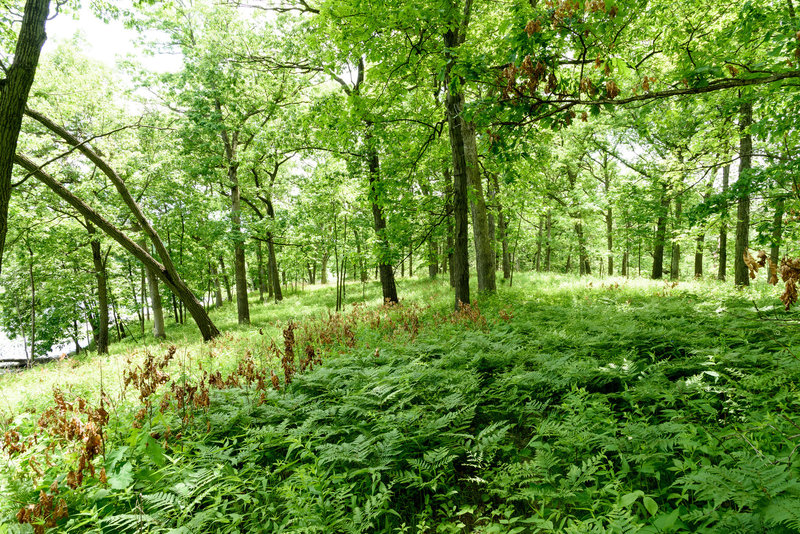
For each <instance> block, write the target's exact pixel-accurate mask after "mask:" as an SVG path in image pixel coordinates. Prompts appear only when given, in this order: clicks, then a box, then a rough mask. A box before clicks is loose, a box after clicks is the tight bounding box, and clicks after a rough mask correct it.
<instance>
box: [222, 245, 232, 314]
mask: <svg viewBox="0 0 800 534" xmlns="http://www.w3.org/2000/svg"><path fill="white" fill-rule="evenodd" d="M219 268H220V271H222V281H223V282H224V283H225V294H226V296H227V297H228V302H233V294H232V293H231V279H230V278H228V269H227V268H225V259H224V258H223V256H222V254H220V255H219Z"/></svg>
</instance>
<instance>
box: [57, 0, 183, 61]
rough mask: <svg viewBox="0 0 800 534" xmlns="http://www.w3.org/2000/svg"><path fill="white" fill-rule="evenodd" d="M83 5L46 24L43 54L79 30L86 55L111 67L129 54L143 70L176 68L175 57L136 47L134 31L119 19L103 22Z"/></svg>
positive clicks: (178, 59)
mask: <svg viewBox="0 0 800 534" xmlns="http://www.w3.org/2000/svg"><path fill="white" fill-rule="evenodd" d="M86 4H88V2H84V6H83V7H82V8H81V11H80V13H79V14H78V15H72V14H64V13H60V14H58V15H57V16H56V17H55V18H54V19H52V20H50V21H49V22H48V23H47V26H46V31H47V41H46V42H45V45H44V49H43V52H44V53H48V52H52V51H53V50H54V49H55V45H56V43H58V42H59V41H65V40H69V39H71V38H72V37H73V36H74V35H75V33H78V32H79V33H80V34H81V35H82V36H83V39H84V40H85V41H86V49H85V50H84V52H85V53H86V55H88V56H90V57H92V58H93V59H96V60H99V61H102V62H104V63H106V64H108V65H109V66H113V65H114V63H115V62H116V61H117V60H118V59H125V58H126V57H128V56H133V57H134V58H136V59H137V60H138V61H140V62H141V63H142V64H143V65H144V66H145V67H146V68H147V69H149V70H153V71H156V72H168V71H172V72H174V71H176V70H178V69H179V68H180V66H181V59H180V57H179V56H177V55H169V54H160V55H155V56H152V55H147V54H144V53H143V52H142V51H141V50H140V49H137V47H136V44H135V40H136V38H137V34H136V32H135V31H133V30H129V29H127V28H125V26H124V25H123V24H122V22H120V21H117V20H112V21H110V22H108V23H104V22H103V21H101V20H99V19H98V18H96V17H95V16H94V14H93V13H92V12H91V10H90V9H89V8H88V6H87V5H86Z"/></svg>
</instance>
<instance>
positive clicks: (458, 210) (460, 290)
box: [445, 31, 470, 310]
mask: <svg viewBox="0 0 800 534" xmlns="http://www.w3.org/2000/svg"><path fill="white" fill-rule="evenodd" d="M451 34H453V32H452V31H449V32H447V36H450V35H451ZM445 44H446V45H447V46H448V47H450V46H453V45H454V44H455V43H454V38H451V37H445ZM445 86H446V87H448V94H447V99H446V100H447V104H446V105H447V110H446V111H447V123H448V129H449V133H450V152H451V154H452V156H453V219H454V221H455V229H454V243H453V263H452V271H453V274H452V276H453V286H454V288H455V306H454V307H455V309H456V310H458V309H459V308H460V307H461V305H462V303H463V304H469V303H470V300H469V240H468V239H467V228H468V226H469V221H468V201H467V183H468V178H467V162H466V158H465V155H464V135H463V121H462V120H461V111H462V109H463V108H464V93H463V92H461V90H459V91H458V92H455V93H454V92H451V91H450V88H451V87H452V84H451V81H450V76H449V73H448V75H447V76H446V78H445Z"/></svg>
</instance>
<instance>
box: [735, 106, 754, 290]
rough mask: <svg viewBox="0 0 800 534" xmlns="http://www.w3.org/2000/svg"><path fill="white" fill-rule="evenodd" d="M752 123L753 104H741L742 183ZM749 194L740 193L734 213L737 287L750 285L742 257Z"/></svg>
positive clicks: (747, 231)
mask: <svg viewBox="0 0 800 534" xmlns="http://www.w3.org/2000/svg"><path fill="white" fill-rule="evenodd" d="M752 123H753V104H752V103H750V102H743V103H742V106H741V109H740V119H739V178H738V180H740V181H741V180H744V181H745V182H744V183H749V180H750V176H749V173H750V166H751V162H750V158H751V157H752V154H753V137H752V135H751V134H750V125H751V124H752ZM749 242H750V194H749V192H747V190H746V188H745V191H744V192H742V193H741V196H740V197H739V202H738V208H737V211H736V249H735V250H736V252H735V254H736V257H735V258H734V273H735V283H736V285H737V286H748V285H750V271H749V269H748V268H747V265H746V264H745V262H744V255H745V254H746V253H747V247H748V245H749V244H750V243H749Z"/></svg>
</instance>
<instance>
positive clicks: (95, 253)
mask: <svg viewBox="0 0 800 534" xmlns="http://www.w3.org/2000/svg"><path fill="white" fill-rule="evenodd" d="M86 231H87V232H88V233H89V236H90V239H91V243H90V244H91V247H92V264H93V265H94V276H95V278H96V279H97V308H98V321H99V323H98V325H97V326H98V328H97V337H96V338H95V345H96V347H97V354H108V285H107V280H108V276H107V275H106V266H105V263H104V262H103V254H102V252H101V250H100V240H99V239H97V237H96V233H97V232H96V231H95V229H94V225H92V223H90V222H89V221H86Z"/></svg>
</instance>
